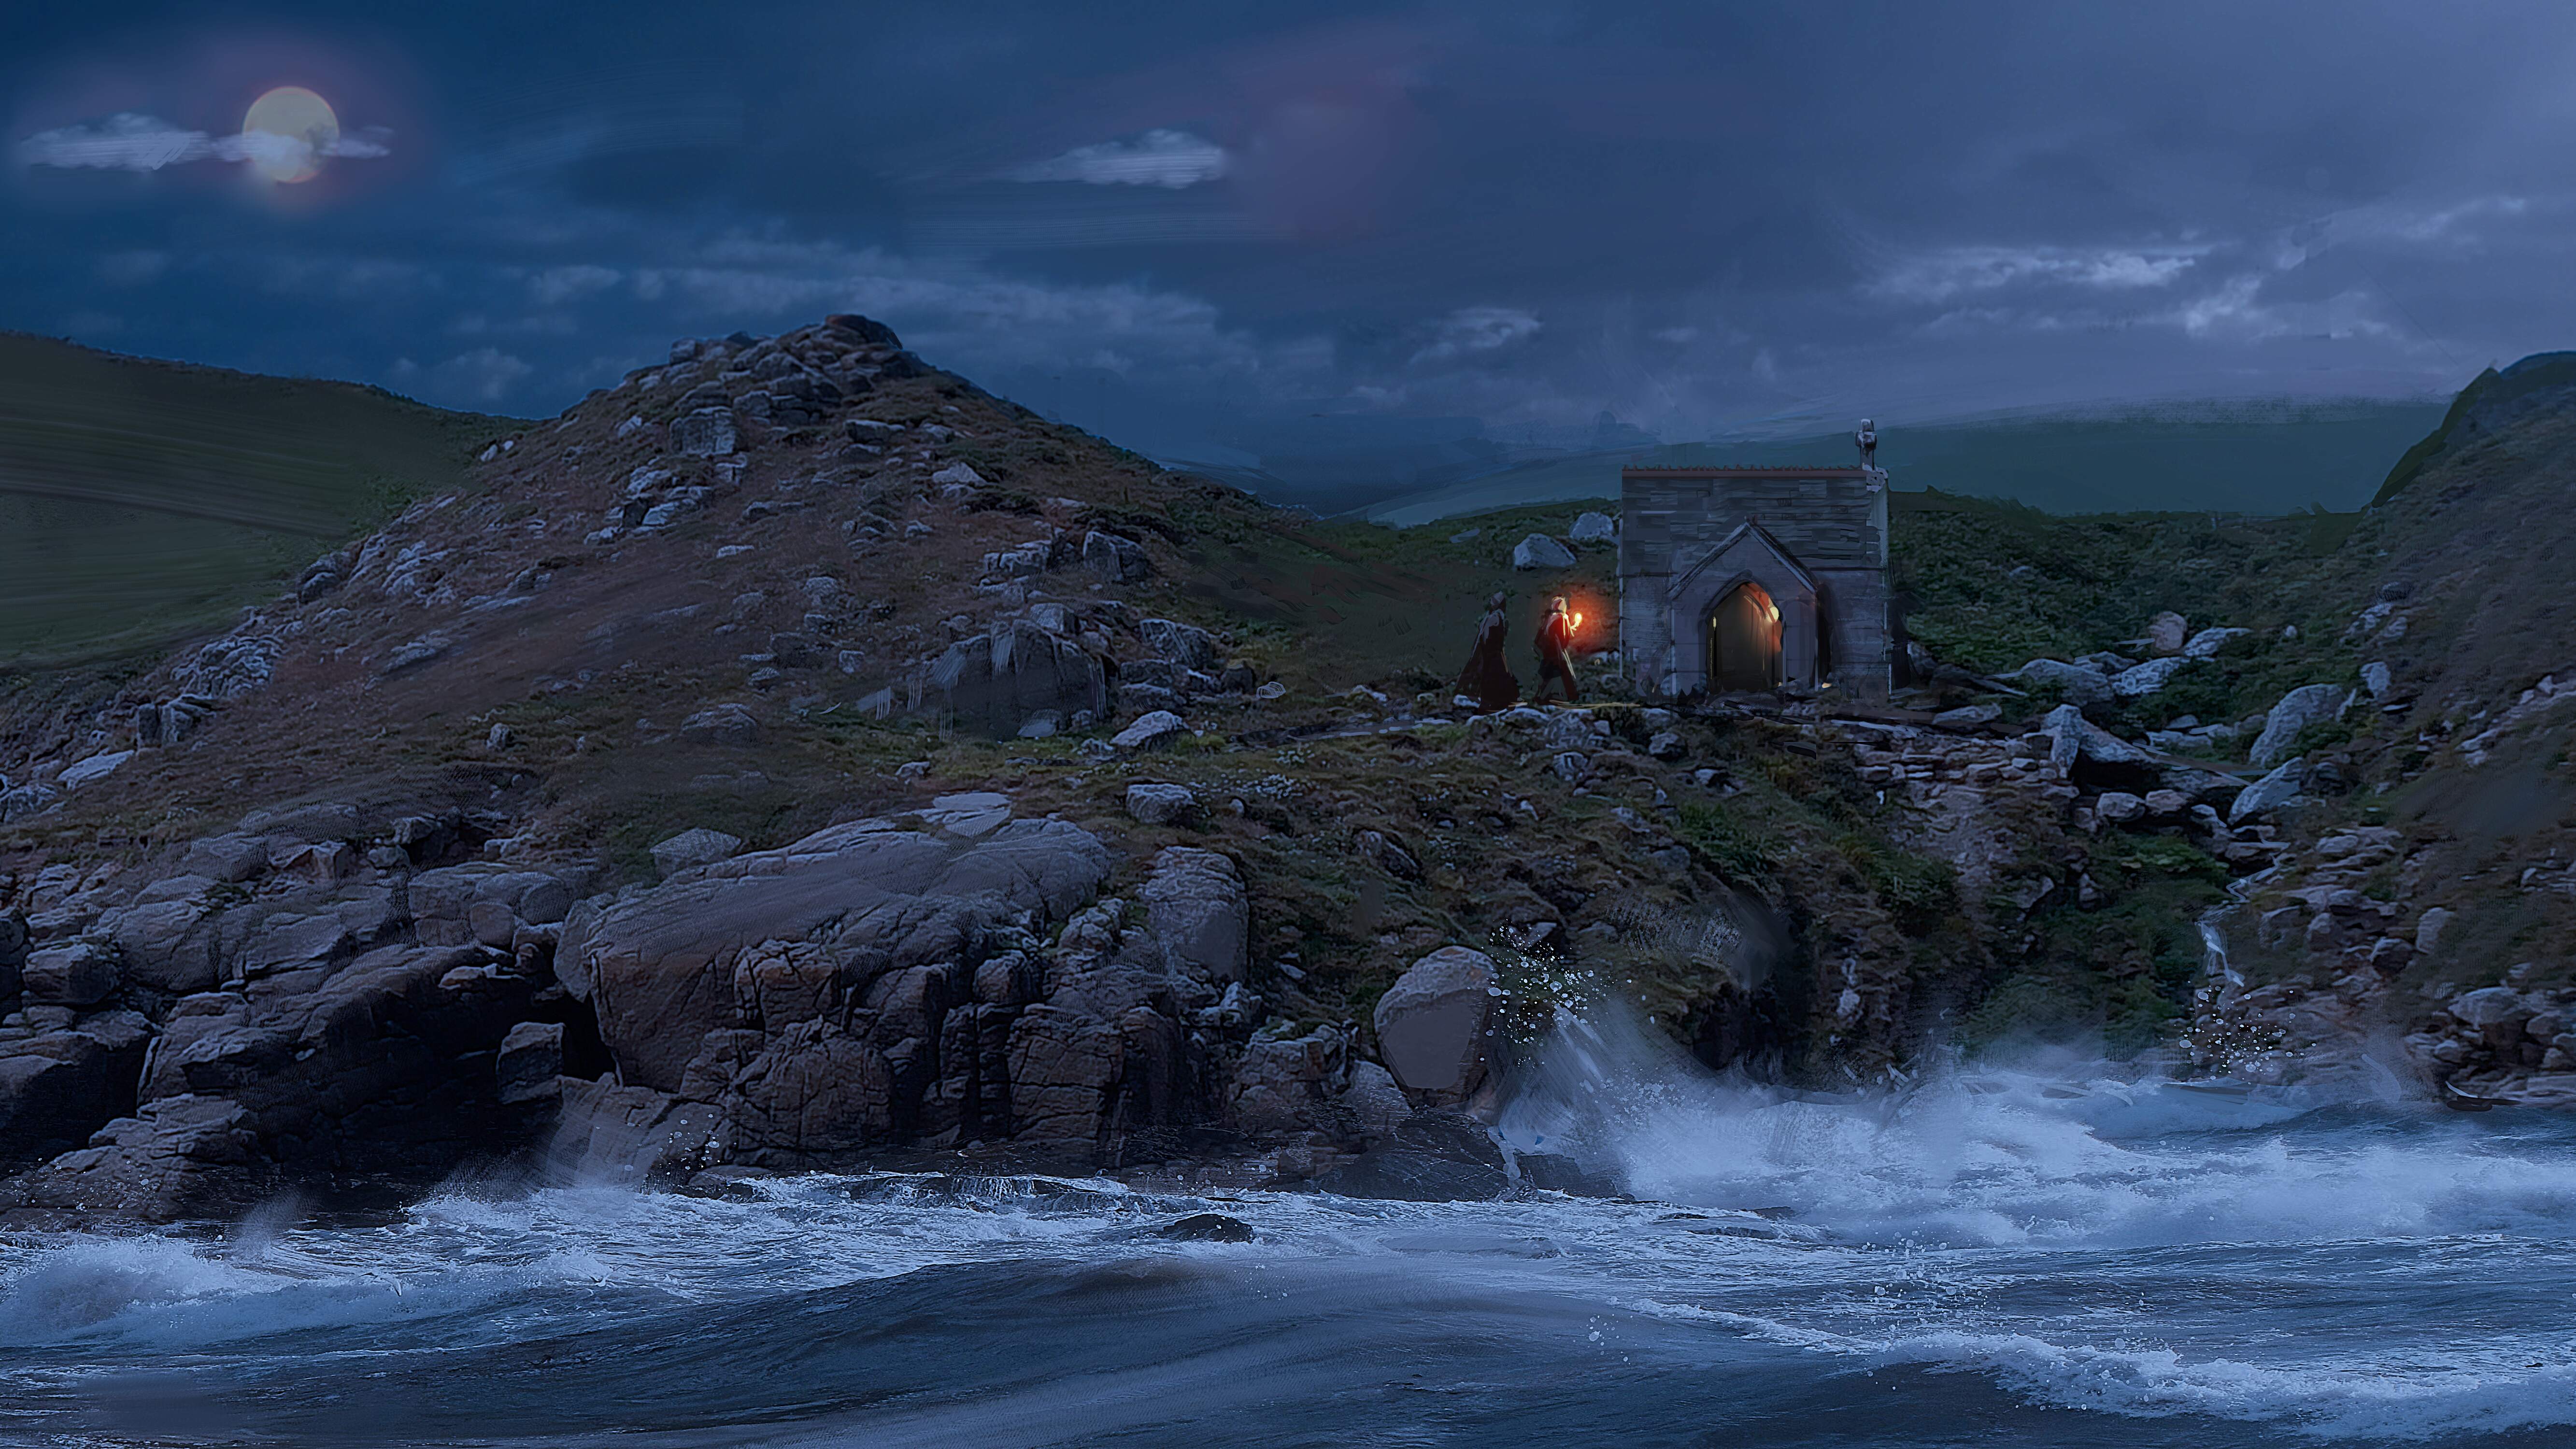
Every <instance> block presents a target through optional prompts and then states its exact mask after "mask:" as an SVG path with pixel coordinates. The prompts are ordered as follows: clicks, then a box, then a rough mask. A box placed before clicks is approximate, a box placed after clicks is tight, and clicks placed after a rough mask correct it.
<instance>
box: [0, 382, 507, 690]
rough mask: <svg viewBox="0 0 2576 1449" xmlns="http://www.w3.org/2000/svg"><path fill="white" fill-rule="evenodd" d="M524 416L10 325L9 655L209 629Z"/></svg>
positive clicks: (4, 635)
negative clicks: (254, 372) (181, 359)
mask: <svg viewBox="0 0 2576 1449" xmlns="http://www.w3.org/2000/svg"><path fill="white" fill-rule="evenodd" d="M513 426H515V424H511V423H509V422H507V421H505V420H502V419H495V418H487V417H482V416H478V415H475V414H470V413H451V412H443V411H441V410H439V409H436V408H431V407H426V406H423V405H421V404H419V403H415V402H411V401H408V400H406V399H403V398H399V397H396V396H394V395H393V394H391V393H388V392H384V391H382V390H380V389H377V388H370V387H361V386H357V385H354V384H350V383H338V382H317V381H312V380H309V379H292V378H274V377H256V376H251V375H249V374H245V373H237V372H227V371H224V370H222V369H219V368H206V367H191V366H185V365H180V364H174V363H165V362H154V361H148V360H144V359H140V358H131V357H120V356H117V355H115V354H113V353H105V352H96V351H92V350H90V349H88V348H84V347H77V346H74V345H72V344H70V343H66V342H59V341H55V340H52V339H49V338H42V337H29V336H23V335H19V334H0V663H55V662H64V661H70V660H77V659H81V658H85V657H96V656H98V655H102V654H107V653H114V652H117V651H120V650H125V649H132V648H137V647H144V646H148V645H152V644H155V643H159V642H163V641H165V640H167V639H169V638H171V637H173V636H175V635H179V634H183V633H186V632H188V631H190V630H192V629H197V628H202V627H204V626H205V625H207V624H208V623H210V622H212V621H214V620H216V619H218V618H220V617H221V616H222V615H224V614H225V613H226V612H228V611H229V610H230V609H232V608H234V607H235V606H237V605H239V604H241V603H243V602H245V601H247V600H249V599H251V598H255V597H257V596H259V595H260V594H261V593H263V592H265V591H267V590H268V589H270V588H272V587H274V584H275V582H276V580H277V579H278V577H279V576H280V575H281V574H284V573H286V572H288V571H290V570H291V569H293V568H294V567H295V566H296V565H298V564H300V563H302V562H303V561H305V560H306V559H308V558H310V557H311V556H313V555H314V554H316V553H318V552H321V551H322V549H323V548H324V547H326V546H327V545H329V544H330V543H332V542H334V541H337V540H339V539H342V538H346V537H348V536H350V535H352V534H355V533H358V532H360V531H363V530H364V529H365V528H367V527H368V526H369V525H371V524H373V523H374V522H376V521H378V520H380V519H382V518H383V517H384V516H386V515H387V514H388V513H389V512H390V511H391V510H393V509H395V508H396V507H398V506H400V505H401V504H402V503H403V502H405V501H407V500H409V499H411V498H413V497H416V496H419V495H422V494H425V493H428V492H431V491H434V490H437V489H440V488H446V487H451V486H453V485H454V484H455V482H456V481H457V480H458V478H459V477H460V475H461V472H462V469H463V467H464V465H465V463H466V462H467V461H468V460H469V459H470V458H471V457H472V456H473V454H474V453H475V451H477V450H478V449H480V448H481V447H482V446H483V445H484V443H485V442H486V441H488V440H489V439H490V438H492V437H493V436H495V435H497V434H499V433H501V432H503V431H506V430H508V429H509V428H511V427H513Z"/></svg>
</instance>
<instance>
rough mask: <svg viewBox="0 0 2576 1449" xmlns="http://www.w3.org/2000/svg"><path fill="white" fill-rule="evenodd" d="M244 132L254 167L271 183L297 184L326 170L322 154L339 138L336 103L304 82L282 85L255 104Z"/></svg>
mask: <svg viewBox="0 0 2576 1449" xmlns="http://www.w3.org/2000/svg"><path fill="white" fill-rule="evenodd" d="M242 135H243V137H244V139H245V140H247V141H249V142H250V143H251V148H252V149H251V157H250V162H251V165H252V166H253V167H254V168H255V169H257V170H258V172H259V173H260V174H261V175H263V176H265V177H267V178H268V179H269V180H271V181H277V182H285V183H289V184H292V183H294V182H298V181H310V180H312V179H313V178H314V177H316V176H319V175H321V174H322V155H323V153H324V152H325V151H326V150H328V149H329V148H330V146H331V145H332V143H334V142H336V141H338V140H339V139H340V118H339V117H338V116H337V115H335V114H333V113H332V110H331V103H330V102H329V101H326V100H324V99H322V98H321V97H320V96H318V95H316V94H314V93H313V92H311V91H308V90H306V89H305V88H304V87H302V86H279V87H278V88H277V89H275V90H272V91H270V92H268V93H267V94H265V95H263V96H261V97H260V98H259V99H258V100H255V101H253V102H251V103H250V113H249V114H248V115H246V116H243V117H242Z"/></svg>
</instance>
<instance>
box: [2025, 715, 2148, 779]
mask: <svg viewBox="0 0 2576 1449" xmlns="http://www.w3.org/2000/svg"><path fill="white" fill-rule="evenodd" d="M2040 729H2041V730H2042V731H2043V732H2044V733H2046V734H2047V735H2048V737H2049V741H2050V747H2049V759H2050V760H2052V761H2054V762H2055V763H2056V764H2058V765H2060V766H2062V767H2064V768H2067V769H2070V770H2071V769H2073V768H2075V766H2076V765H2077V764H2078V763H2080V762H2089V763H2092V764H2095V765H2106V766H2110V767H2113V768H2123V767H2141V768H2142V767H2149V766H2152V765H2153V763H2154V760H2153V758H2152V757H2150V756H2149V755H2148V754H2147V752H2146V751H2145V750H2143V749H2140V748H2139V747H2138V746H2136V745H2133V744H2131V743H2129V742H2128V741H2127V740H2124V739H2121V738H2120V737H2119V736H2117V735H2114V734H2112V733H2111V732H2110V731H2108V730H2105V729H2103V728H2102V727H2101V726H2099V725H2096V724H2094V723H2093V722H2092V721H2091V720H2088V719H2086V718H2085V717H2084V712H2083V711H2082V710H2081V709H2079V708H2078V707H2076V706H2075V705H2073V704H2061V705H2059V706H2058V707H2057V708H2055V709H2052V710H2050V711H2049V712H2048V713H2047V714H2046V715H2045V716H2043V717H2042V718H2041V720H2040Z"/></svg>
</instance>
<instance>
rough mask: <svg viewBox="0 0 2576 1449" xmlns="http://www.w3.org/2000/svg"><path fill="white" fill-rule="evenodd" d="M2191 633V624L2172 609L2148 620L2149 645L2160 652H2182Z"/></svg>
mask: <svg viewBox="0 0 2576 1449" xmlns="http://www.w3.org/2000/svg"><path fill="white" fill-rule="evenodd" d="M2190 634H2191V626H2190V624H2189V623H2188V622H2186V621H2185V620H2184V618H2183V616H2182V615H2180V614H2177V613H2175V612H2174V611H2173V610H2171V609H2167V610H2165V611H2164V612H2163V613H2160V614H2158V615H2156V616H2155V617H2154V618H2152V619H2149V620H2148V621H2147V647H2148V648H2150V649H2152V650H2154V651H2155V652H2156V653H2158V654H2180V653H2181V652H2182V650H2183V645H2184V644H2185V643H2186V642H2188V640H2189V638H2190Z"/></svg>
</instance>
